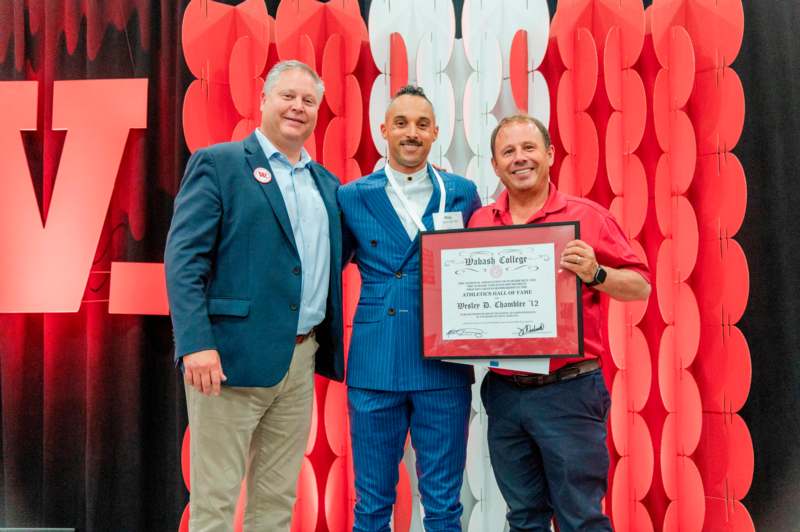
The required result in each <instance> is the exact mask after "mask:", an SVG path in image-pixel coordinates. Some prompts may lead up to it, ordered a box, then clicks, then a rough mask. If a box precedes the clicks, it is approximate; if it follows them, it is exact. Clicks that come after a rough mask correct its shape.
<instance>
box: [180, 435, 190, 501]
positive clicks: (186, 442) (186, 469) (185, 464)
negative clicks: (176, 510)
mask: <svg viewBox="0 0 800 532" xmlns="http://www.w3.org/2000/svg"><path fill="white" fill-rule="evenodd" d="M190 446H191V435H190V434H189V427H188V426H187V427H186V432H184V433H183V440H182V442H181V477H183V484H184V485H185V486H186V490H187V491H189V492H191V491H192V475H191V474H190V472H191V462H190V460H191V447H190Z"/></svg>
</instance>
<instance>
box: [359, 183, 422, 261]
mask: <svg viewBox="0 0 800 532" xmlns="http://www.w3.org/2000/svg"><path fill="white" fill-rule="evenodd" d="M386 183H387V181H386V173H385V172H384V171H383V170H381V171H379V172H376V173H375V174H373V175H372V176H370V177H369V178H368V179H364V180H363V181H359V182H358V183H357V185H356V186H357V187H358V192H359V194H360V196H361V199H362V200H363V201H364V205H366V207H367V209H368V210H369V211H370V212H371V213H372V216H373V217H374V218H375V219H376V220H377V221H378V223H379V224H381V225H382V226H383V227H384V228H385V229H386V230H387V231H388V232H389V233H390V234H391V235H392V239H393V240H395V241H396V242H398V244H399V245H400V246H407V245H408V244H410V243H411V240H410V239H409V238H408V233H406V229H405V227H403V223H402V222H401V221H400V218H398V217H397V212H395V210H394V207H393V206H392V202H391V201H389V196H387V195H386Z"/></svg>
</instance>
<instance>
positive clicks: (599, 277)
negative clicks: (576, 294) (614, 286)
mask: <svg viewBox="0 0 800 532" xmlns="http://www.w3.org/2000/svg"><path fill="white" fill-rule="evenodd" d="M606 275H608V272H607V271H606V270H605V269H604V268H603V267H602V266H598V267H597V272H595V274H594V282H595V283H596V284H601V283H603V282H605V280H606Z"/></svg>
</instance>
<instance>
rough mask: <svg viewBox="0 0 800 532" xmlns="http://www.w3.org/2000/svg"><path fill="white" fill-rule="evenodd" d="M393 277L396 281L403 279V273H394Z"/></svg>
mask: <svg viewBox="0 0 800 532" xmlns="http://www.w3.org/2000/svg"><path fill="white" fill-rule="evenodd" d="M394 276H395V277H397V278H398V279H402V278H403V272H395V274H394Z"/></svg>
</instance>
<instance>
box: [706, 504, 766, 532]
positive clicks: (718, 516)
mask: <svg viewBox="0 0 800 532" xmlns="http://www.w3.org/2000/svg"><path fill="white" fill-rule="evenodd" d="M703 527H704V528H705V530H714V531H719V532H755V525H754V524H753V519H752V518H751V517H750V514H749V513H748V512H747V508H745V506H744V505H743V504H742V503H741V502H739V501H737V500H733V501H728V500H725V499H710V498H708V499H706V514H705V522H704V524H703Z"/></svg>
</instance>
